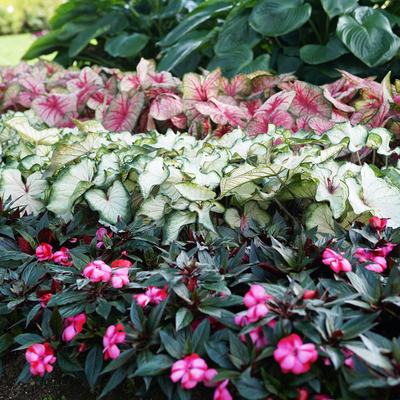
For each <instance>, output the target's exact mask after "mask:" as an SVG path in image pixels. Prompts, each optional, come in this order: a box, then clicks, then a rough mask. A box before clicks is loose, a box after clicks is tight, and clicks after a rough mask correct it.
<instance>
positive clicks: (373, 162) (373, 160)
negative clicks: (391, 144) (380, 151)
mask: <svg viewBox="0 0 400 400" xmlns="http://www.w3.org/2000/svg"><path fill="white" fill-rule="evenodd" d="M375 154H376V150H374V151H373V152H372V164H373V165H375Z"/></svg>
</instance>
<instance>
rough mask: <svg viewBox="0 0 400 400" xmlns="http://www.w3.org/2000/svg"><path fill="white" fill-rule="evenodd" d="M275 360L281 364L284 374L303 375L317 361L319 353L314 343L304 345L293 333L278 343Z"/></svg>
mask: <svg viewBox="0 0 400 400" xmlns="http://www.w3.org/2000/svg"><path fill="white" fill-rule="evenodd" d="M274 358H275V360H276V361H278V362H279V364H280V366H281V368H282V372H283V373H284V374H287V373H288V372H290V371H291V372H293V373H294V374H303V373H305V372H308V371H309V369H310V364H311V363H312V362H315V361H317V358H318V352H317V350H316V349H315V345H314V344H313V343H306V344H303V341H302V340H301V338H300V336H299V335H296V334H295V333H292V334H291V335H289V336H287V337H285V338H282V339H281V340H280V341H279V342H278V348H277V349H276V350H275V351H274Z"/></svg>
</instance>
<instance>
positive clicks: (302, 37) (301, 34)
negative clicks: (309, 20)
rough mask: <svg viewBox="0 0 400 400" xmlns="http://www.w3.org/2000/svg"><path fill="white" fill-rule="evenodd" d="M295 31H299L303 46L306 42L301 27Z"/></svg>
mask: <svg viewBox="0 0 400 400" xmlns="http://www.w3.org/2000/svg"><path fill="white" fill-rule="evenodd" d="M297 31H298V32H299V36H300V40H301V43H302V44H303V46H305V45H306V44H307V43H306V41H305V40H304V36H303V32H302V31H301V28H299V29H297Z"/></svg>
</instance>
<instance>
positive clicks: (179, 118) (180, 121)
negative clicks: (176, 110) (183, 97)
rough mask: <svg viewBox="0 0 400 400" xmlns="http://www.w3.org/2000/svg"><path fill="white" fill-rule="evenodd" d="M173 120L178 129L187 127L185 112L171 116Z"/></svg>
mask: <svg viewBox="0 0 400 400" xmlns="http://www.w3.org/2000/svg"><path fill="white" fill-rule="evenodd" d="M171 122H172V123H173V124H174V126H176V127H177V128H178V129H185V128H186V124H187V120H186V115H185V114H184V113H180V114H178V115H175V117H172V118H171Z"/></svg>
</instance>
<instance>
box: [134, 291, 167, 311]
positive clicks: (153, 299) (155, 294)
mask: <svg viewBox="0 0 400 400" xmlns="http://www.w3.org/2000/svg"><path fill="white" fill-rule="evenodd" d="M167 296H168V294H167V292H166V290H165V289H159V288H156V287H154V286H149V287H148V288H147V290H146V291H145V292H144V293H141V294H134V295H133V298H134V299H135V300H136V303H137V304H138V305H139V306H141V307H145V306H147V304H149V303H155V304H159V303H161V302H162V301H163V300H164V299H165V298H166V297H167Z"/></svg>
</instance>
